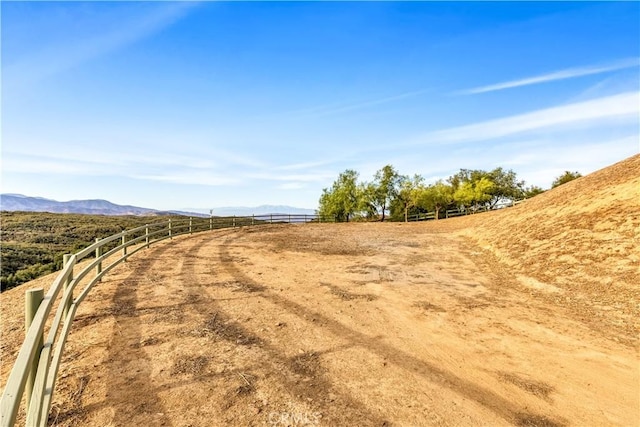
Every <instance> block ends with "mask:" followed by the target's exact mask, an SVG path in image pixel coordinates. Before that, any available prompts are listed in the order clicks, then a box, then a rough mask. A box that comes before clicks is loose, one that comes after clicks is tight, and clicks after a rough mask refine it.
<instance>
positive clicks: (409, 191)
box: [392, 174, 425, 222]
mask: <svg viewBox="0 0 640 427" xmlns="http://www.w3.org/2000/svg"><path fill="white" fill-rule="evenodd" d="M424 190H425V187H424V178H422V177H421V176H420V175H418V174H416V175H414V176H413V178H412V179H409V178H408V177H406V176H401V177H400V190H399V191H398V194H397V197H396V198H395V199H394V200H393V202H392V207H393V208H395V207H397V208H399V209H400V210H402V214H403V216H404V222H408V221H409V210H410V209H411V208H414V207H416V206H418V203H419V201H420V198H421V196H422V193H423V192H424ZM393 208H392V212H393V211H395V210H396V209H393ZM392 216H394V215H392ZM395 216H398V215H395Z"/></svg>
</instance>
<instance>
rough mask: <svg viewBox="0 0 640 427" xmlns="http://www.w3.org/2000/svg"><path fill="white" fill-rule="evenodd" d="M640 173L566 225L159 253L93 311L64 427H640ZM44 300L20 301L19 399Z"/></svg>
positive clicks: (483, 223)
mask: <svg viewBox="0 0 640 427" xmlns="http://www.w3.org/2000/svg"><path fill="white" fill-rule="evenodd" d="M634 159H635V160H634ZM631 161H634V162H635V163H633V162H632V163H631V166H632V167H631V168H630V167H629V164H627V165H623V166H624V167H622V166H621V168H622V169H620V170H621V171H622V172H620V174H623V172H624V171H631V174H629V173H627V175H625V176H626V178H625V179H620V180H619V181H620V182H619V183H618V184H615V183H612V182H613V178H610V179H609V180H608V181H607V180H604V181H603V182H601V183H600V184H598V182H599V181H598V179H599V178H598V175H597V174H594V176H595V178H593V176H590V177H586V178H590V179H591V181H589V180H588V179H586V178H585V179H583V181H582V182H579V181H577V182H575V183H574V184H573V186H574V188H573V191H577V190H576V188H575V187H577V186H586V187H583V189H582V190H580V191H581V192H586V191H587V190H588V191H590V192H591V194H600V193H598V192H599V191H601V190H602V187H606V186H612V188H613V187H615V186H618V187H619V188H618V187H616V188H618V190H616V191H610V192H609V193H608V197H609V200H608V201H607V200H604V201H602V202H601V203H600V202H596V201H594V202H585V203H583V204H582V205H580V203H582V202H579V200H578V201H576V203H575V204H574V205H572V206H573V207H571V208H562V209H566V210H565V211H564V215H560V213H562V212H563V211H560V210H559V209H560V208H559V204H560V205H561V204H562V203H560V202H559V201H558V200H563V199H562V197H561V196H556V195H554V192H549V193H547V194H546V195H543V196H545V197H546V199H545V198H540V199H538V198H534V199H532V200H531V201H528V202H526V203H524V204H523V205H520V206H518V207H515V208H510V209H509V210H505V211H503V212H494V213H488V214H480V215H475V216H473V217H467V218H459V219H452V220H446V221H437V222H428V223H417V224H416V223H414V224H397V223H385V224H335V225H328V224H326V225H325V224H318V225H311V224H306V225H281V226H280V225H278V226H277V225H273V226H271V225H270V226H260V227H255V228H244V229H233V230H219V231H215V232H210V233H209V232H207V233H201V234H197V235H194V236H191V237H189V236H186V237H180V238H177V239H175V240H174V242H173V243H172V244H170V243H169V242H163V243H158V244H157V245H155V246H152V247H151V248H150V249H148V250H145V251H141V252H140V253H139V254H137V255H135V256H134V257H132V258H131V259H130V261H128V262H127V263H125V264H123V265H122V266H120V267H117V268H116V269H115V270H114V272H113V273H112V274H110V275H108V276H107V277H106V278H105V280H104V281H103V283H101V284H100V285H99V286H97V287H96V288H95V289H94V291H93V292H92V294H91V295H90V297H89V298H88V299H87V300H86V302H85V303H84V305H83V306H81V308H80V310H79V313H78V316H77V318H76V322H75V324H74V329H73V331H72V333H71V335H70V338H69V342H68V344H67V347H66V350H65V356H64V361H63V364H62V367H61V370H60V379H59V382H58V386H57V388H56V394H55V395H54V405H53V410H52V412H51V418H50V423H51V424H52V425H64V426H85V425H89V426H130V425H153V426H225V425H242V426H244V425H282V426H283V425H327V426H333V425H349V426H351V425H363V426H364V425H367V426H368V425H371V426H375V425H377V426H395V425H401V426H408V425H436V426H437V425H447V426H449V425H519V426H564V425H576V426H586V425H588V426H601V425H621V426H632V425H634V426H635V425H640V373H639V365H640V359H639V356H638V323H637V321H638V310H639V308H640V295H639V294H640V291H639V289H638V283H639V282H638V270H639V265H640V264H639V263H638V261H639V260H640V258H638V256H639V254H638V248H639V247H640V245H638V244H637V243H638V240H637V239H638V236H640V215H639V214H640V197H635V198H634V194H635V195H640V194H638V192H640V185H639V186H637V187H636V186H635V185H636V184H640V182H638V179H637V178H638V177H640V173H637V174H635V175H634V173H635V172H636V171H640V168H638V169H634V168H635V167H637V166H638V165H640V156H636V157H635V158H632V159H631ZM616 170H617V169H615V168H614V169H610V170H609V176H610V177H612V176H613V175H612V174H613V172H612V171H614V172H615V171H616ZM585 180H586V183H585ZM634 180H635V181H634ZM567 186H569V184H567ZM585 188H586V189H585ZM621 189H624V191H623V192H622V194H621V193H620V191H622V190H621ZM559 190H560V189H559ZM570 190H571V187H567V189H563V191H570ZM602 191H605V190H602ZM634 191H635V193H634ZM555 193H556V194H557V193H560V191H555ZM612 193H613V194H612ZM603 194H604V193H603ZM605 196H607V195H606V194H604V196H603V197H605ZM538 197H541V196H538ZM552 197H560V199H558V200H556V201H554V200H553V199H551V200H549V199H550V198H552ZM620 199H623V200H624V201H623V202H620V203H619V202H618V201H619V200H620ZM565 200H566V199H565ZM585 200H588V198H587V199H585ZM592 200H593V199H592ZM598 200H600V199H598ZM527 205H529V206H528V208H527ZM576 205H578V206H577V207H576ZM609 208H611V209H613V208H615V210H611V211H610V212H609V211H607V212H608V213H607V215H606V216H605V217H602V216H601V215H600V211H599V210H598V209H609ZM532 212H537V215H535V216H532V217H529V216H528V215H533V214H532ZM554 212H555V213H554ZM558 212H560V213H558ZM593 212H595V213H596V214H597V215H592V213H593ZM572 215H573V216H572ZM594 216H595V217H596V218H598V220H594V219H589V218H592V217H594ZM565 217H566V218H567V219H566V221H564V220H562V221H563V222H560V223H558V222H557V221H558V220H559V218H565ZM518 218H520V219H518ZM554 221H555V222H556V224H557V226H556V227H555V228H553V227H552V226H551V225H550V224H551V223H553V222H554ZM580 221H583V222H580ZM587 221H592V222H587ZM500 224H502V226H501V225H500ZM576 230H577V231H576ZM536 233H537V234H536ZM563 233H564V234H563ZM603 242H606V245H605V244H604V243H603ZM525 245H528V246H526V247H525ZM586 260H592V261H591V262H590V263H589V262H587V261H586ZM50 280H51V278H43V279H39V281H36V283H33V284H31V285H32V286H36V285H38V284H41V285H42V284H48V283H49V281H50ZM602 281H604V282H605V283H604V284H602V283H600V282H602ZM605 285H606V286H605ZM24 289H25V288H24V287H23V288H22V289H14V290H10V291H9V292H5V293H3V294H2V296H1V297H0V298H1V300H0V302H1V303H2V304H1V307H2V341H1V347H0V350H1V355H2V369H1V371H0V375H1V378H2V381H3V383H4V381H5V380H6V376H7V374H8V370H9V369H10V366H11V364H12V362H13V358H14V357H15V354H16V353H17V350H18V348H19V345H20V343H21V340H22V337H23V332H22V330H21V329H22V327H23V326H22V295H23V291H24Z"/></svg>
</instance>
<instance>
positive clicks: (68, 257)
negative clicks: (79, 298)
mask: <svg viewBox="0 0 640 427" xmlns="http://www.w3.org/2000/svg"><path fill="white" fill-rule="evenodd" d="M70 260H71V254H64V255H63V256H62V263H63V265H64V267H65V268H66V267H67V265H68V264H69V261H70ZM72 280H73V267H71V274H69V277H67V280H65V282H64V284H63V287H62V292H63V293H64V292H66V291H67V288H68V287H69V285H70V284H71V281H72ZM69 307H71V299H69V301H67V303H66V304H65V306H64V310H63V312H62V317H63V318H64V319H66V318H67V313H68V312H69Z"/></svg>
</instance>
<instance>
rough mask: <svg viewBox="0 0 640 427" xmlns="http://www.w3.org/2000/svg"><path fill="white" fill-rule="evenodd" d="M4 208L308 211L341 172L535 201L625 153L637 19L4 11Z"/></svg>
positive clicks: (621, 10) (639, 70) (362, 9)
mask: <svg viewBox="0 0 640 427" xmlns="http://www.w3.org/2000/svg"><path fill="white" fill-rule="evenodd" d="M1 8H2V9H1V13H2V18H1V19H2V34H1V35H2V184H1V190H2V192H4V193H21V194H26V195H30V196H41V197H48V198H53V199H57V200H71V199H86V198H103V199H108V200H110V201H112V202H115V203H120V204H133V205H138V206H145V207H151V208H157V209H186V208H190V209H193V208H201V209H208V208H215V207H218V206H257V205H261V204H286V205H291V206H297V207H306V208H316V207H317V202H318V199H319V196H320V193H321V191H322V188H324V187H328V186H330V185H331V183H332V182H333V180H334V179H335V178H336V177H337V175H338V174H339V173H340V172H342V171H344V170H345V169H347V168H350V169H356V170H357V171H359V172H360V174H361V178H362V179H363V180H370V179H372V176H373V174H374V173H375V171H376V170H378V169H380V168H381V167H382V166H384V165H385V164H392V165H394V166H395V167H396V169H398V170H399V171H400V172H401V173H403V174H407V175H413V174H415V173H418V174H421V175H423V176H424V177H425V178H426V180H427V182H433V181H435V180H437V179H440V178H446V177H448V176H450V175H451V174H453V173H455V172H456V171H457V170H458V169H460V168H474V169H476V168H478V169H493V168H495V167H498V166H502V167H505V168H510V169H513V170H514V171H516V172H517V173H518V175H519V177H520V178H522V179H524V180H526V182H527V183H528V184H535V185H538V186H542V187H544V188H548V187H549V185H550V183H551V181H552V180H553V179H554V177H556V176H558V175H560V174H561V173H562V172H563V171H564V170H572V171H573V170H577V171H580V172H581V173H583V174H586V173H589V172H592V171H594V170H597V169H600V168H602V167H605V166H608V165H610V164H613V163H615V162H617V161H619V160H622V159H624V158H626V157H629V156H631V155H634V154H637V153H638V152H639V150H640V142H639V141H640V4H639V3H637V2H625V3H596V2H570V3H561V2H551V3H542V2H532V3H523V2H497V3H483V2H472V3H461V2H445V3H433V2H409V3H397V2H353V3H347V2H300V3H288V2H273V3H271V2H202V3H185V2H176V3H173V2H131V3H129V2H102V3H100V2H87V3H83V2H59V3H56V2H33V3H29V2H2V4H1Z"/></svg>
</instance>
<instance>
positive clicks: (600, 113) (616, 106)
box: [408, 92, 640, 145]
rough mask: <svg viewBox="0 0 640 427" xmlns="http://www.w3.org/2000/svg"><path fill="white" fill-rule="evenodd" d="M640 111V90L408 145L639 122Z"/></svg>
mask: <svg viewBox="0 0 640 427" xmlns="http://www.w3.org/2000/svg"><path fill="white" fill-rule="evenodd" d="M639 114H640V92H625V93H621V94H618V95H613V96H607V97H602V98H597V99H592V100H589V101H584V102H577V103H573V104H568V105H562V106H558V107H552V108H547V109H543V110H537V111H533V112H530V113H525V114H519V115H516V116H510V117H505V118H501V119H496V120H489V121H486V122H480V123H475V124H471V125H465V126H460V127H455V128H450V129H444V130H440V131H435V132H431V133H428V134H425V135H422V136H421V137H419V138H417V139H416V140H414V141H412V142H411V143H409V144H408V145H419V144H459V143H465V142H475V141H484V140H489V139H497V138H502V137H505V136H509V135H515V134H520V133H525V132H534V131H539V130H543V129H549V128H560V127H566V126H577V125H584V124H587V125H588V126H590V127H593V126H596V125H601V124H602V123H604V122H616V123H620V122H623V123H633V124H638V121H639V119H638V115H639Z"/></svg>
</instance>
